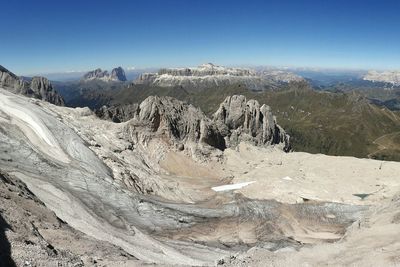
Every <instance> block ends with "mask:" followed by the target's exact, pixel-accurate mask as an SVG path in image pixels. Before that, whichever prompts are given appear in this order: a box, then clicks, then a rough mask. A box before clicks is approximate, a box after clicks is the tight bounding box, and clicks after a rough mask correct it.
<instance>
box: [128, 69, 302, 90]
mask: <svg viewBox="0 0 400 267" xmlns="http://www.w3.org/2000/svg"><path fill="white" fill-rule="evenodd" d="M299 79H301V78H300V77H298V76H296V75H294V74H289V73H285V72H283V71H269V72H268V71H264V72H263V73H257V72H256V71H254V70H251V69H244V68H228V67H223V66H217V65H214V64H212V63H207V64H203V65H200V66H198V67H196V68H171V69H160V70H159V71H158V72H157V73H143V74H142V75H140V76H139V77H138V78H137V79H136V80H135V83H136V84H145V85H151V86H160V87H174V86H182V87H184V88H185V89H188V90H201V89H204V88H210V87H220V86H229V85H233V84H242V85H244V86H246V87H247V88H249V89H251V90H255V91H260V90H265V89H268V88H276V87H278V86H279V83H287V82H290V81H295V80H299Z"/></svg>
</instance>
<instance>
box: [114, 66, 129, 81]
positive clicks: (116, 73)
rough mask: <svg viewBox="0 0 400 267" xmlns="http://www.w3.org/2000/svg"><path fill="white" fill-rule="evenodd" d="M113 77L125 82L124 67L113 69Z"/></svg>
mask: <svg viewBox="0 0 400 267" xmlns="http://www.w3.org/2000/svg"><path fill="white" fill-rule="evenodd" d="M111 79H112V80H116V81H121V82H125V81H126V75H125V71H124V69H123V68H122V67H118V68H114V69H113V70H112V71H111Z"/></svg>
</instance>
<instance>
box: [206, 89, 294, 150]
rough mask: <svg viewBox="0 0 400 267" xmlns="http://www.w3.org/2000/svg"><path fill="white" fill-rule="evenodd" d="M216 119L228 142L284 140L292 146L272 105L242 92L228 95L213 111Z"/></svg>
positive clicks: (267, 142) (286, 147)
mask: <svg viewBox="0 0 400 267" xmlns="http://www.w3.org/2000/svg"><path fill="white" fill-rule="evenodd" d="M213 120H214V122H215V123H216V124H217V125H218V128H219V129H220V131H221V132H222V133H223V135H224V136H225V139H226V141H227V144H228V146H236V145H237V144H238V143H240V142H241V141H248V142H251V143H253V144H255V145H258V146H264V145H274V144H280V143H282V144H284V150H285V151H289V150H290V142H289V136H288V135H287V134H286V133H285V131H284V130H283V129H282V127H280V126H279V125H278V124H277V123H276V118H275V116H273V115H272V111H271V108H270V107H269V106H267V105H265V104H264V105H262V106H260V104H259V103H258V101H257V100H253V99H251V100H249V101H247V100H246V97H244V96H242V95H234V96H229V97H227V98H226V99H225V100H224V102H222V103H221V105H220V107H219V109H218V110H217V112H216V113H215V114H214V115H213Z"/></svg>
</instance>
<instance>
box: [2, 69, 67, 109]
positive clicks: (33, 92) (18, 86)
mask: <svg viewBox="0 0 400 267" xmlns="http://www.w3.org/2000/svg"><path fill="white" fill-rule="evenodd" d="M0 86H2V87H4V88H5V89H7V90H9V91H10V92H13V93H16V94H21V95H25V96H28V97H33V98H37V99H41V100H44V101H47V102H50V103H52V104H55V105H58V106H64V100H63V98H62V97H61V96H60V95H59V94H58V93H57V91H56V90H55V89H54V88H53V86H52V85H51V83H50V81H49V80H48V79H46V78H44V77H33V78H32V80H31V81H30V82H27V81H23V80H22V79H20V78H19V77H18V76H16V75H15V74H14V73H12V72H10V71H9V70H7V69H6V68H4V67H2V66H0Z"/></svg>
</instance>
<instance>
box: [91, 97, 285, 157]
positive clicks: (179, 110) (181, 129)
mask: <svg viewBox="0 0 400 267" xmlns="http://www.w3.org/2000/svg"><path fill="white" fill-rule="evenodd" d="M96 114H97V115H98V116H99V117H102V118H104V119H111V120H113V121H114V122H121V121H128V120H130V119H131V120H130V121H129V123H128V125H129V131H130V132H131V136H139V135H140V136H141V137H140V138H138V139H140V140H147V139H149V138H151V137H149V135H148V134H146V132H148V133H151V135H152V134H154V133H155V134H157V135H163V136H166V137H167V139H168V140H172V142H173V143H176V144H185V143H187V142H194V143H199V144H206V145H209V146H211V147H214V148H217V149H219V150H224V149H225V148H227V147H234V146H236V145H237V144H239V143H240V142H241V141H247V142H250V143H252V144H255V145H258V146H269V145H277V144H280V145H282V147H283V149H284V150H285V151H289V150H290V142H289V136H288V135H287V134H286V133H285V131H284V130H283V129H282V128H281V127H280V126H279V125H278V124H277V123H276V119H275V117H274V116H273V115H272V112H271V109H270V107H269V106H267V105H262V106H260V104H259V103H258V102H257V101H256V100H249V101H246V98H245V97H244V96H232V97H228V98H226V99H225V101H224V102H223V103H222V104H221V106H220V108H219V109H218V111H217V112H216V113H215V114H214V116H213V118H211V119H210V118H208V117H207V116H206V115H205V114H204V113H203V112H202V111H201V110H200V109H198V108H195V107H194V106H192V105H190V104H187V103H184V102H182V101H179V100H177V99H175V98H172V97H158V96H151V97H148V98H147V99H145V100H144V101H143V102H142V103H141V104H140V105H136V104H133V105H122V106H117V107H103V108H101V109H100V110H98V111H97V112H96ZM143 127H146V128H147V130H143ZM137 141H138V140H137Z"/></svg>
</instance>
